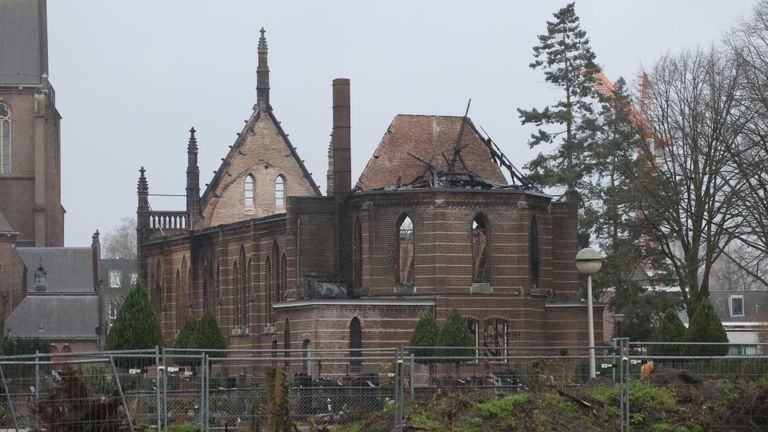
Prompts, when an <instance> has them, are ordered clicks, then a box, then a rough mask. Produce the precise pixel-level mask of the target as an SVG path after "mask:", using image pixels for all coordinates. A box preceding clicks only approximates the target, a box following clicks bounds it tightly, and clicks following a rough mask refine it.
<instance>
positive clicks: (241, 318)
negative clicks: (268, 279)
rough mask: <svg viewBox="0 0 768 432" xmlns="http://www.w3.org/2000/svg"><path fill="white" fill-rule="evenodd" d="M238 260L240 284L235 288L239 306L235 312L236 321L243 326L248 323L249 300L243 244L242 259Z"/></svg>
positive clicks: (241, 247) (241, 248) (241, 249)
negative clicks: (246, 293)
mask: <svg viewBox="0 0 768 432" xmlns="http://www.w3.org/2000/svg"><path fill="white" fill-rule="evenodd" d="M238 262H239V264H240V265H239V266H238V267H237V269H236V271H237V275H238V284H237V286H236V287H235V289H234V292H235V298H236V301H237V307H236V308H235V309H234V313H235V322H236V323H237V324H236V325H238V326H239V327H241V328H242V327H244V326H245V325H246V320H245V316H246V310H247V302H248V300H247V299H246V297H245V292H246V291H247V286H248V277H247V275H246V271H245V266H246V264H245V247H243V246H240V259H239V261H238ZM241 331H243V332H244V331H245V330H244V329H243V330H241Z"/></svg>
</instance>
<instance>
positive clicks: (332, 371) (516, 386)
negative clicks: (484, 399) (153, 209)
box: [0, 339, 768, 432]
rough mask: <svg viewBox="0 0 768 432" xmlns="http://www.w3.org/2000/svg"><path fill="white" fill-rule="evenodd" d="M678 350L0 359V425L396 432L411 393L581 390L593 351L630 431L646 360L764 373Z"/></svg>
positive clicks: (760, 359)
mask: <svg viewBox="0 0 768 432" xmlns="http://www.w3.org/2000/svg"><path fill="white" fill-rule="evenodd" d="M682 346H683V344H663V343H656V344H654V343H639V342H630V341H628V340H626V339H617V340H616V341H615V343H614V345H613V346H596V347H592V348H590V347H583V346H558V347H505V348H503V349H495V350H494V351H493V352H489V351H487V350H483V349H481V348H470V349H467V348H430V349H427V350H425V349H424V348H413V349H409V348H408V347H402V348H392V349H361V350H317V349H311V350H279V351H271V350H222V351H208V352H200V351H193V350H184V351H182V350H174V349H161V348H158V349H155V350H149V351H147V350H144V351H111V352H92V353H65V354H37V355H30V356H11V357H0V391H1V392H2V395H0V430H30V431H32V430H48V431H69V430H77V431H86V432H87V431H100V432H101V431H146V430H162V431H167V430H169V429H170V430H175V429H174V428H178V427H179V425H188V427H189V428H190V429H188V430H201V431H224V430H227V431H269V430H273V429H274V428H275V422H279V421H282V420H281V419H283V420H290V421H292V422H293V423H294V424H296V425H298V426H299V428H300V429H301V430H311V428H312V427H315V428H322V427H323V426H325V427H329V428H334V427H337V426H340V425H346V424H349V423H352V422H355V421H358V420H361V419H365V418H368V417H370V416H371V415H375V414H380V415H381V416H385V417H386V418H387V419H389V420H388V421H391V424H392V430H402V429H403V427H404V426H405V423H406V419H407V416H406V411H407V408H408V406H409V404H410V403H411V402H412V401H414V400H417V399H418V398H420V397H424V396H431V395H433V394H435V392H438V391H441V390H444V389H453V390H461V389H466V390H467V391H481V392H491V393H493V394H495V395H506V394H512V393H524V392H537V391H544V389H546V388H551V387H555V388H567V387H573V386H578V385H580V384H584V383H587V382H589V381H590V379H591V367H590V358H594V365H595V366H594V369H595V374H596V375H597V376H598V377H603V378H604V381H606V382H609V383H610V382H611V381H608V379H610V380H612V381H613V382H615V383H619V385H620V386H621V389H622V390H621V396H620V400H619V401H618V402H619V403H618V405H619V406H617V408H619V414H620V415H619V418H617V419H616V429H617V430H629V418H630V415H631V407H630V406H629V400H630V399H629V398H630V395H629V382H630V381H632V380H638V379H640V375H641V373H642V372H641V368H642V366H643V365H644V364H647V363H649V362H654V363H655V364H659V365H664V366H665V367H670V368H678V369H686V370H689V371H691V372H693V373H695V374H697V375H698V376H703V377H732V378H734V379H743V380H747V381H749V380H752V381H754V380H757V379H758V378H760V377H764V376H765V375H766V373H768V347H766V346H762V345H760V344H757V345H754V344H752V345H750V346H748V347H746V346H740V345H731V346H728V347H718V344H711V345H708V346H710V347H711V348H712V349H713V350H717V355H686V356H684V355H681V354H680V351H679V349H680V348H681V347H682ZM726 348H727V349H726ZM676 349H677V351H676ZM593 352H594V356H592V353H593ZM722 353H725V354H722ZM176 430H178V429H176Z"/></svg>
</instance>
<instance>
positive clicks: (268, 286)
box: [264, 257, 272, 325]
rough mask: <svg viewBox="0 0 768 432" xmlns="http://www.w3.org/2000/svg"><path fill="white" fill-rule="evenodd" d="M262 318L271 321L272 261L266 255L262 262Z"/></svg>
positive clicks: (266, 321)
mask: <svg viewBox="0 0 768 432" xmlns="http://www.w3.org/2000/svg"><path fill="white" fill-rule="evenodd" d="M264 320H265V323H264V324H266V325H268V324H271V323H272V261H271V260H270V259H269V257H267V259H266V261H265V262H264Z"/></svg>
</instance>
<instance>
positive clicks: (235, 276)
mask: <svg viewBox="0 0 768 432" xmlns="http://www.w3.org/2000/svg"><path fill="white" fill-rule="evenodd" d="M239 292H240V268H239V267H238V265H237V261H235V262H234V263H233V264H232V297H231V299H232V315H233V316H232V318H231V320H230V321H231V323H232V330H233V333H234V330H235V328H236V327H240V301H239V300H240V299H239V298H238V297H239V296H238V293H239Z"/></svg>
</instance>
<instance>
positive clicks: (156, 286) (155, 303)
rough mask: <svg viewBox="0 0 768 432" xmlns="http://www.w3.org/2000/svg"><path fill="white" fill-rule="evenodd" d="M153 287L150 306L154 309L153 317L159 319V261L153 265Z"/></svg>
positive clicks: (160, 294) (160, 297)
mask: <svg viewBox="0 0 768 432" xmlns="http://www.w3.org/2000/svg"><path fill="white" fill-rule="evenodd" d="M154 279H155V280H154V286H153V288H152V306H154V308H155V315H157V316H158V318H161V316H160V312H162V310H163V273H162V269H161V267H160V261H159V260H158V261H157V263H155V277H154Z"/></svg>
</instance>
